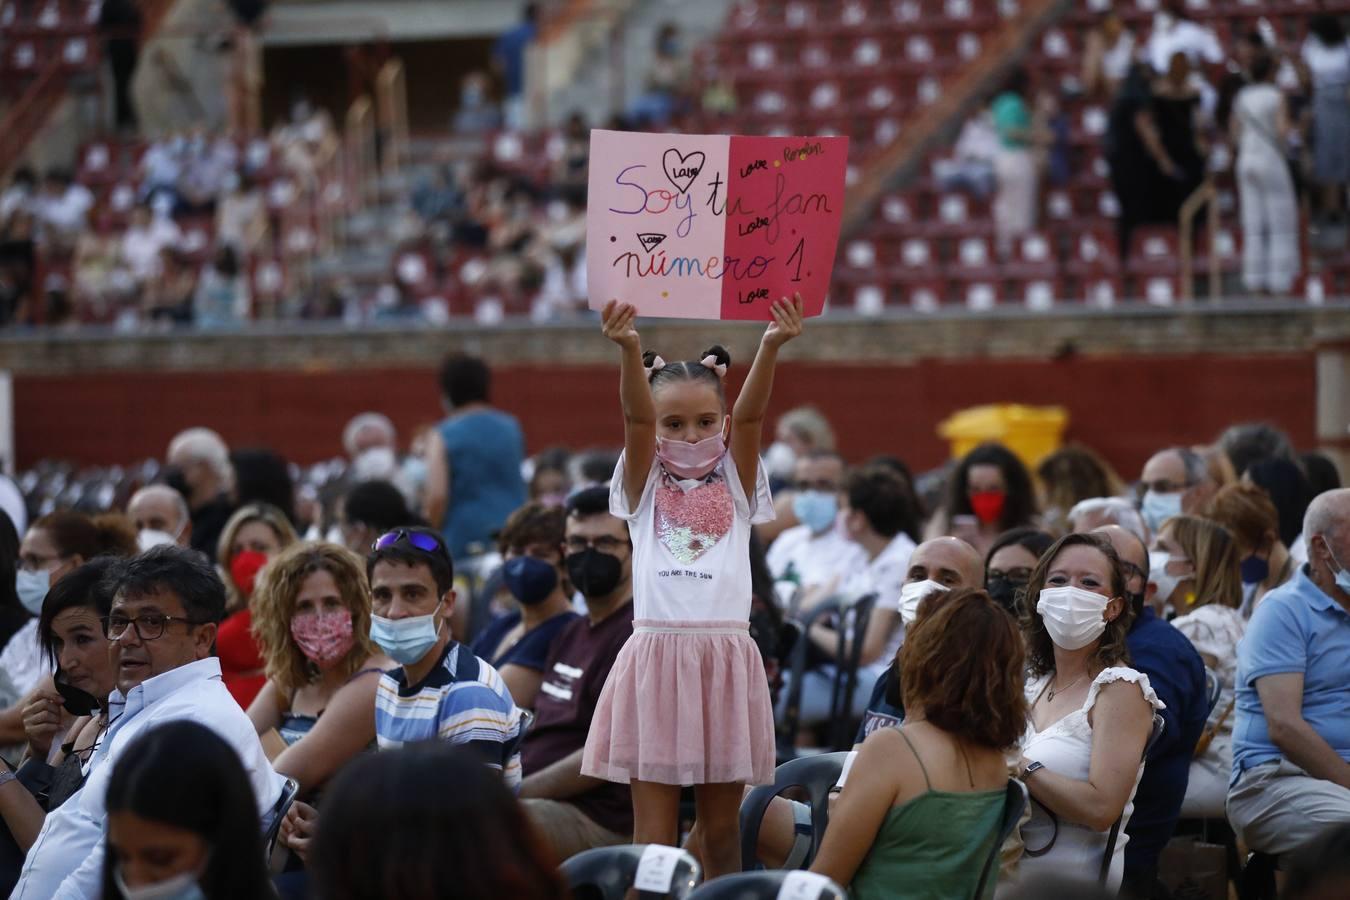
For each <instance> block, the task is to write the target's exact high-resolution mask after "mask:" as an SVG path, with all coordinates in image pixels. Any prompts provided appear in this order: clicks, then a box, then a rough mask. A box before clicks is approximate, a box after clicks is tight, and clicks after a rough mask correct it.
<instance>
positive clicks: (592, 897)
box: [560, 844, 703, 900]
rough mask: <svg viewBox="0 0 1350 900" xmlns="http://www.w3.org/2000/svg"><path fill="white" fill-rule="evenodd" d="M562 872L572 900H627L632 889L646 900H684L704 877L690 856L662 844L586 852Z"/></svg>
mask: <svg viewBox="0 0 1350 900" xmlns="http://www.w3.org/2000/svg"><path fill="white" fill-rule="evenodd" d="M560 870H561V871H562V874H563V878H564V879H566V881H567V890H568V895H569V896H570V897H572V898H573V900H624V898H625V897H626V896H627V895H628V892H629V891H630V890H633V889H636V893H637V896H638V897H640V898H644V900H649V898H656V897H670V898H672V900H684V898H686V897H688V896H689V894H690V892H691V891H693V889H694V886H695V885H697V884H698V883H699V880H700V879H701V878H702V877H703V868H702V866H700V865H699V864H698V860H696V859H694V857H692V856H690V855H689V853H687V852H686V851H684V850H681V849H680V848H679V847H665V846H662V845H660V844H625V845H621V846H618V847H597V848H595V849H593V850H583V851H581V852H580V853H578V854H577V855H576V856H573V857H571V858H570V859H568V860H567V861H566V862H564V863H563V864H562V866H561V867H560Z"/></svg>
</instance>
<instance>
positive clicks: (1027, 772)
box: [1022, 762, 1045, 781]
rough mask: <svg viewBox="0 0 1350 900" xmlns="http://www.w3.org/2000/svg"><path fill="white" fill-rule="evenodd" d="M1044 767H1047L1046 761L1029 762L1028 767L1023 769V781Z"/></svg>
mask: <svg viewBox="0 0 1350 900" xmlns="http://www.w3.org/2000/svg"><path fill="white" fill-rule="evenodd" d="M1044 768H1045V763H1043V762H1029V763H1027V767H1026V768H1025V769H1023V770H1022V780H1023V781H1026V780H1027V779H1028V778H1030V777H1031V776H1032V775H1035V774H1036V773H1037V772H1039V771H1040V770H1041V769H1044Z"/></svg>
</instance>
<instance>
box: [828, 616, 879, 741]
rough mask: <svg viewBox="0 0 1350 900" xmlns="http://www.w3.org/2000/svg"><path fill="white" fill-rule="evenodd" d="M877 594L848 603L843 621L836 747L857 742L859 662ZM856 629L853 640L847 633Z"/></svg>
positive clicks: (834, 712)
mask: <svg viewBox="0 0 1350 900" xmlns="http://www.w3.org/2000/svg"><path fill="white" fill-rule="evenodd" d="M876 605H877V595H876V594H875V593H871V594H864V595H863V596H861V597H859V598H858V599H857V600H855V601H854V602H853V603H851V604H848V605H847V606H845V607H844V609H843V613H842V615H841V616H840V622H839V649H838V652H837V655H836V658H835V676H834V686H833V687H832V688H831V691H830V721H831V722H833V723H834V734H833V736H832V740H833V743H834V749H835V750H847V749H849V748H850V747H852V746H853V736H854V734H855V733H856V731H857V726H856V724H855V723H854V721H853V695H854V693H855V692H856V691H857V689H858V665H859V664H860V663H861V662H862V646H863V636H864V635H865V634H866V633H867V626H868V625H869V624H871V621H872V610H873V609H875V608H876ZM850 632H851V633H852V635H853V640H851V641H850V640H848V638H847V635H848V634H849V633H850Z"/></svg>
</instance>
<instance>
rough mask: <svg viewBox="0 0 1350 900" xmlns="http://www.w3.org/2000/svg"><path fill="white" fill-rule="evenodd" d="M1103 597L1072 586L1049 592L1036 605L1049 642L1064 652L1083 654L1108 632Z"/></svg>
mask: <svg viewBox="0 0 1350 900" xmlns="http://www.w3.org/2000/svg"><path fill="white" fill-rule="evenodd" d="M1108 602H1109V601H1108V600H1107V599H1106V598H1105V597H1103V596H1102V595H1101V594H1094V593H1093V592H1092V591H1085V590H1083V589H1082V588H1079V587H1074V586H1073V585H1065V586H1064V587H1052V588H1046V589H1045V590H1043V591H1041V596H1040V599H1039V600H1037V601H1036V612H1038V613H1040V614H1041V620H1042V621H1044V622H1045V630H1046V631H1047V632H1049V634H1050V640H1052V641H1054V643H1055V646H1056V647H1059V648H1060V649H1062V650H1081V649H1083V648H1084V647H1086V646H1087V645H1088V644H1090V643H1092V642H1093V641H1095V640H1096V639H1097V638H1099V637H1101V636H1102V632H1103V631H1105V630H1106V617H1105V613H1106V604H1107V603H1108Z"/></svg>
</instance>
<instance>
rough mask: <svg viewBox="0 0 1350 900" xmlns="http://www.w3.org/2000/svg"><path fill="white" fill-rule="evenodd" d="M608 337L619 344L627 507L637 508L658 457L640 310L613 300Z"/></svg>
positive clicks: (606, 322) (607, 313)
mask: <svg viewBox="0 0 1350 900" xmlns="http://www.w3.org/2000/svg"><path fill="white" fill-rule="evenodd" d="M601 321H602V323H603V328H604V333H605V337H607V338H609V339H610V340H611V341H613V342H614V343H616V344H618V345H619V350H620V355H619V399H620V400H621V401H622V403H623V471H624V484H623V489H624V492H625V493H626V494H627V495H628V508H629V509H637V505H638V503H640V502H641V501H642V491H643V489H644V488H645V487H646V486H647V473H648V472H649V471H650V470H651V467H652V458H653V457H654V456H655V455H656V405H655V404H654V403H652V389H651V387H650V386H649V385H648V384H647V370H646V368H644V367H643V365H642V339H641V338H639V337H638V333H637V309H636V308H635V307H634V306H633V305H632V304H630V303H622V304H621V303H619V302H618V301H617V300H611V301H610V302H608V303H606V304H605V308H604V310H603V311H602V312H601Z"/></svg>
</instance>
